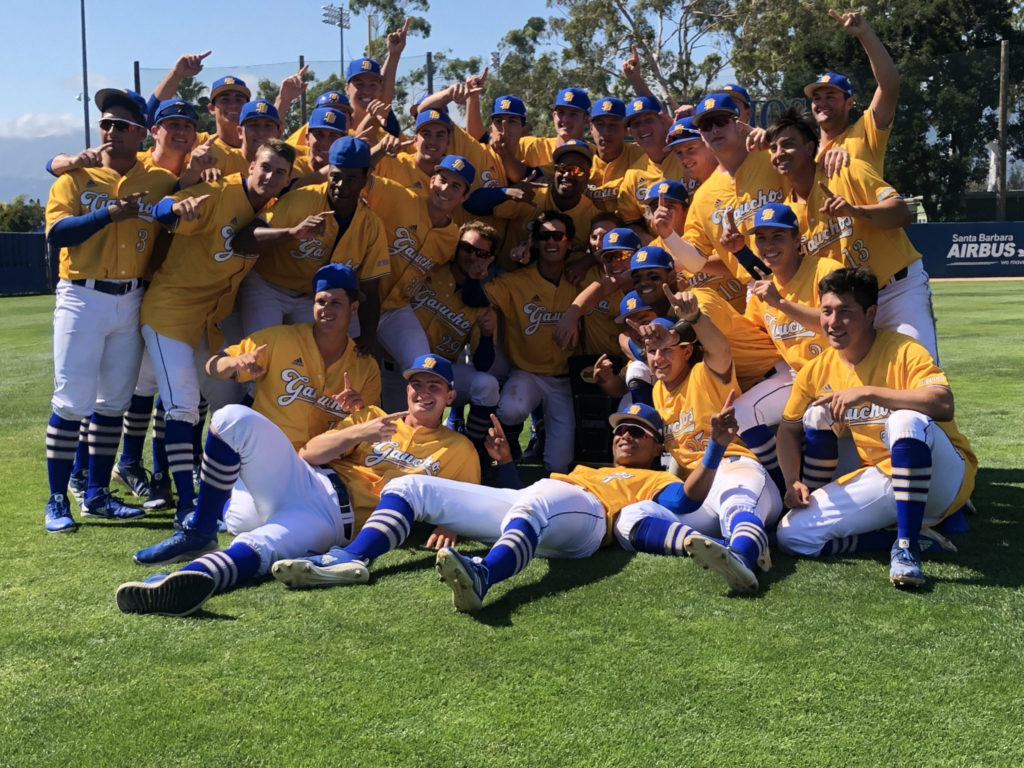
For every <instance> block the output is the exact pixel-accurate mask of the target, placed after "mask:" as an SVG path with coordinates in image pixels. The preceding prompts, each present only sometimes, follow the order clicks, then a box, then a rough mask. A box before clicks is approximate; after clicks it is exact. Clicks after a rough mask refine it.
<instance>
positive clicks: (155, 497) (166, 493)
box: [142, 472, 174, 509]
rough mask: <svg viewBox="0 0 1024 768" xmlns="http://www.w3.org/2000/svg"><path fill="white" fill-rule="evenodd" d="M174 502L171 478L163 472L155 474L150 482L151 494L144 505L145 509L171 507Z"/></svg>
mask: <svg viewBox="0 0 1024 768" xmlns="http://www.w3.org/2000/svg"><path fill="white" fill-rule="evenodd" d="M173 501H174V495H173V494H172V493H171V478H170V477H168V476H167V475H166V474H164V473H163V472H154V473H153V477H152V478H151V479H150V481H149V494H148V496H147V498H146V500H145V501H144V502H143V504H142V508H143V509H161V508H163V507H169V506H170V505H171V503H172V502H173Z"/></svg>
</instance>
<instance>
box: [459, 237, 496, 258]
mask: <svg viewBox="0 0 1024 768" xmlns="http://www.w3.org/2000/svg"><path fill="white" fill-rule="evenodd" d="M459 250H461V251H462V252H463V253H469V254H472V255H474V256H476V257H477V258H478V259H489V258H491V256H493V255H494V253H493V252H492V251H489V250H487V249H486V248H477V247H476V246H475V245H470V244H469V243H467V242H466V241H465V240H460V241H459Z"/></svg>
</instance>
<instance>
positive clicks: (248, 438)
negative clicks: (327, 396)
mask: <svg viewBox="0 0 1024 768" xmlns="http://www.w3.org/2000/svg"><path fill="white" fill-rule="evenodd" d="M405 377H406V379H407V380H408V385H407V387H406V398H407V404H408V410H407V411H403V412H400V413H395V414H386V413H384V412H383V411H382V410H380V409H379V408H377V407H375V406H366V407H364V408H360V409H359V410H357V411H356V412H354V413H352V414H351V415H350V416H349V417H348V418H346V419H343V420H342V421H341V422H340V423H339V424H338V425H337V426H336V427H334V428H333V429H330V430H328V431H326V432H324V433H322V434H319V435H317V436H315V437H313V438H311V439H310V441H309V442H308V443H306V445H305V446H303V447H302V449H301V450H300V451H299V453H298V454H296V453H295V451H294V449H293V448H292V446H291V443H289V442H288V438H287V437H286V436H285V434H284V433H283V432H282V431H281V430H280V429H278V428H277V427H276V426H274V424H273V423H271V422H270V420H269V419H267V418H266V417H264V416H262V415H260V414H259V413H257V412H256V411H253V410H251V409H249V408H246V407H245V406H241V405H230V406H227V407H225V408H221V409H220V410H219V411H217V412H216V413H215V414H214V415H213V417H212V418H211V420H210V435H209V437H208V439H207V443H206V452H205V454H204V456H203V480H202V483H201V484H200V488H199V502H198V507H197V510H196V515H195V518H194V520H193V521H191V522H190V523H189V525H188V526H187V527H186V532H188V531H192V532H194V534H195V536H196V537H197V538H205V540H206V541H208V542H210V543H211V544H215V543H216V530H217V518H218V516H219V514H220V510H221V509H222V508H223V507H224V504H225V503H227V502H228V501H229V499H230V498H231V490H232V487H233V486H234V484H235V480H236V479H238V478H241V480H242V482H243V483H244V484H245V488H246V489H247V491H248V493H249V494H251V497H252V501H253V503H254V505H255V511H256V513H257V514H258V515H260V516H261V519H262V525H259V526H257V527H255V528H253V529H252V530H250V531H246V532H245V533H242V534H240V535H239V536H237V537H236V538H235V540H234V542H233V543H232V544H231V546H229V547H228V548H227V549H226V550H224V551H222V552H211V553H209V554H205V555H203V556H201V557H199V558H198V559H196V560H193V561H192V562H190V563H189V564H188V565H186V566H185V567H184V568H182V569H181V570H180V571H177V572H175V573H172V574H170V575H165V574H159V575H157V576H154V577H151V579H150V580H148V581H145V582H137V581H133V582H128V583H126V584H122V585H121V586H120V587H119V588H118V590H117V595H116V597H117V606H118V608H120V609H121V611H123V612H124V613H159V614H163V615H166V616H186V615H188V614H190V613H193V612H194V611H196V610H198V609H199V608H200V607H201V606H202V605H203V603H205V602H206V600H208V599H209V598H210V597H211V596H212V595H213V594H214V593H215V592H223V591H225V590H228V589H230V588H232V587H233V586H235V584H237V583H239V582H242V581H245V580H247V579H250V578H254V577H257V576H261V575H263V574H265V573H267V571H268V570H269V569H270V566H271V564H272V563H273V562H274V561H276V560H278V559H281V558H287V557H298V556H302V555H309V554H312V553H316V552H323V551H325V550H327V549H328V548H330V547H331V546H333V545H340V544H346V543H348V541H349V540H350V539H351V538H352V534H353V533H354V532H355V531H358V530H359V528H360V527H361V526H362V524H363V523H364V521H365V520H366V518H367V516H368V515H369V514H370V512H371V511H372V510H373V507H374V506H375V505H376V503H377V501H378V500H379V497H380V492H381V489H382V488H383V487H384V485H385V483H387V482H388V480H390V479H392V478H394V477H398V476H400V475H404V474H423V475H429V476H445V477H450V478H453V479H457V480H464V481H466V482H467V483H479V482H480V464H479V462H478V461H477V457H476V451H475V450H474V448H473V446H472V444H471V443H470V442H469V440H467V439H466V438H465V437H463V436H462V435H460V434H458V433H457V432H453V431H452V430H450V429H447V428H446V427H444V426H442V424H441V420H442V416H443V413H444V409H445V408H446V407H447V406H448V405H449V404H450V403H451V401H452V400H453V399H454V397H455V389H454V388H453V380H452V371H451V365H450V364H449V363H448V361H447V360H444V359H442V358H438V357H435V356H433V355H425V356H423V357H420V358H417V359H416V360H415V361H414V364H413V366H412V368H410V369H408V370H406V371H405ZM340 397H341V398H342V399H343V400H345V401H348V406H349V407H352V406H355V405H358V400H359V396H358V393H355V392H352V391H347V392H342V393H341V394H340ZM346 409H348V408H346ZM435 541H436V542H437V543H438V546H439V545H441V544H446V543H450V542H451V541H452V538H451V534H450V533H449V532H448V531H444V530H436V531H435V532H434V535H433V536H432V537H431V540H429V541H428V545H429V544H433V543H434V542H435Z"/></svg>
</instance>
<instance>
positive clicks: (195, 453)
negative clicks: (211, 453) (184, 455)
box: [192, 397, 210, 464]
mask: <svg viewBox="0 0 1024 768" xmlns="http://www.w3.org/2000/svg"><path fill="white" fill-rule="evenodd" d="M209 412H210V404H209V403H208V402H206V398H205V397H200V398H199V421H197V422H196V423H195V425H193V427H192V463H193V464H198V463H199V462H201V461H202V456H203V428H204V427H205V426H206V414H208V413H209Z"/></svg>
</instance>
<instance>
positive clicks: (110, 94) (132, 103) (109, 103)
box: [93, 88, 149, 128]
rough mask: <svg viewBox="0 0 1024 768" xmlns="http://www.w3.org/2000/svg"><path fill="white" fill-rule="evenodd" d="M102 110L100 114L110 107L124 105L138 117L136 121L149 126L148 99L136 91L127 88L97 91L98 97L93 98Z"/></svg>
mask: <svg viewBox="0 0 1024 768" xmlns="http://www.w3.org/2000/svg"><path fill="white" fill-rule="evenodd" d="M93 101H94V102H95V103H96V106H97V107H98V108H99V110H100V114H102V113H104V112H106V111H107V108H108V107H124V108H125V109H127V110H128V111H129V112H131V113H132V114H133V115H134V117H135V118H136V122H137V123H138V124H139V125H141V126H144V127H146V128H148V127H149V109H148V107H147V106H146V100H145V99H144V98H142V97H141V96H140V95H139V94H137V93H136V92H135V91H131V90H129V89H127V88H102V89H100V90H98V91H96V98H94V99H93Z"/></svg>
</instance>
